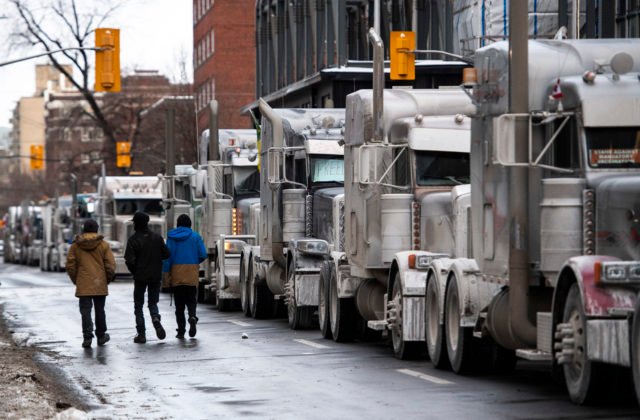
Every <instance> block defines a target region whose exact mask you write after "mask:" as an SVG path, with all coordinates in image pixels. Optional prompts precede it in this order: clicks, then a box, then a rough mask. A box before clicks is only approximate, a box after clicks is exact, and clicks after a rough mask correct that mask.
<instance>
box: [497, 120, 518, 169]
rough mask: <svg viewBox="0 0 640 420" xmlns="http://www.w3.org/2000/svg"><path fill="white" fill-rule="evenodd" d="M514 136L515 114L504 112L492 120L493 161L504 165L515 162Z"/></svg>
mask: <svg viewBox="0 0 640 420" xmlns="http://www.w3.org/2000/svg"><path fill="white" fill-rule="evenodd" d="M515 136H516V116H515V115H509V114H504V115H501V116H500V117H498V118H496V119H495V120H494V122H493V153H492V160H493V162H494V163H497V164H500V165H504V166H509V165H513V164H515V163H516V150H515V141H514V139H515Z"/></svg>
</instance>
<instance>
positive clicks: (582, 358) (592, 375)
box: [562, 283, 635, 404]
mask: <svg viewBox="0 0 640 420" xmlns="http://www.w3.org/2000/svg"><path fill="white" fill-rule="evenodd" d="M562 323H563V324H569V325H571V329H572V332H573V334H572V335H573V337H572V339H573V341H574V344H573V358H572V360H571V361H569V362H567V363H565V364H564V365H563V367H562V368H563V371H564V381H565V384H566V385H567V391H569V397H570V398H571V401H573V402H574V403H576V404H589V403H593V402H595V401H596V400H597V398H599V397H602V394H603V391H604V389H603V388H604V387H605V386H610V385H611V384H610V383H608V382H607V380H606V375H605V372H606V366H605V365H603V364H600V363H596V362H592V361H591V360H589V359H588V358H587V334H586V331H587V328H586V327H587V323H586V317H585V315H584V310H583V307H582V298H581V297H580V288H579V287H578V284H577V283H574V284H573V285H572V286H571V289H569V294H568V295H567V300H566V301H565V304H564V310H563V313H562ZM634 332H635V330H634ZM634 372H635V371H634Z"/></svg>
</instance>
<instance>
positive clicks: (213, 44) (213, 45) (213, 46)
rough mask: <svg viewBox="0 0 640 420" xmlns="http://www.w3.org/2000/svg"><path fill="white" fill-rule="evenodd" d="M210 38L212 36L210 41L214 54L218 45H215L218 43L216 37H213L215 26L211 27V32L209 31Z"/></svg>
mask: <svg viewBox="0 0 640 420" xmlns="http://www.w3.org/2000/svg"><path fill="white" fill-rule="evenodd" d="M209 38H210V42H211V54H213V53H214V52H215V50H216V47H215V45H216V44H215V42H214V39H213V28H212V29H211V32H209Z"/></svg>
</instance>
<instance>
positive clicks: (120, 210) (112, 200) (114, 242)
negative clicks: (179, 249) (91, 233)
mask: <svg viewBox="0 0 640 420" xmlns="http://www.w3.org/2000/svg"><path fill="white" fill-rule="evenodd" d="M96 209H97V210H96V218H97V219H98V223H99V225H100V229H101V232H102V234H103V235H104V237H105V240H106V241H107V242H108V243H109V245H110V246H111V250H112V251H113V253H114V257H115V260H116V275H119V276H122V275H129V270H128V269H127V266H126V264H125V262H124V251H125V249H126V246H127V240H128V239H129V237H130V236H131V235H133V232H134V230H133V221H132V218H133V215H134V213H135V212H137V211H140V212H144V213H146V214H147V215H149V229H150V230H151V231H153V232H155V233H157V234H158V235H161V236H163V237H165V236H166V225H165V219H164V209H163V207H162V188H161V180H160V179H159V178H157V177H150V176H103V177H101V178H100V180H99V182H98V197H97V203H96Z"/></svg>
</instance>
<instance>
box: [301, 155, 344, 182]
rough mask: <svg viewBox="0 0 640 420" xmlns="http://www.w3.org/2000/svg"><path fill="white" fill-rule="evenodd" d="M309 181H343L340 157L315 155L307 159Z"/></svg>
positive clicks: (342, 160)
mask: <svg viewBox="0 0 640 420" xmlns="http://www.w3.org/2000/svg"><path fill="white" fill-rule="evenodd" d="M309 166H310V167H309V170H310V174H311V182H313V183H316V182H340V183H342V182H344V159H343V158H342V157H333V156H332V157H316V156H312V157H311V158H310V159H309Z"/></svg>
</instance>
